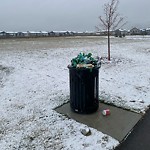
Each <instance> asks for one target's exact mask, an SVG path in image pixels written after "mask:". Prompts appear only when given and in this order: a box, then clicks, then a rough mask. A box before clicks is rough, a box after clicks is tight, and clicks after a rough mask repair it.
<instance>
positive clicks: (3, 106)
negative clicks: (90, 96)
mask: <svg viewBox="0 0 150 150" xmlns="http://www.w3.org/2000/svg"><path fill="white" fill-rule="evenodd" d="M130 40H131V39H130ZM134 40H135V39H134ZM5 42H6V43H7V41H5ZM149 42H150V39H146V40H145V41H141V40H140V41H138V40H137V41H135V42H132V41H131V42H130V41H126V42H125V43H124V42H120V43H117V42H116V43H115V44H113V45H112V53H111V55H112V61H111V62H110V63H107V61H105V60H104V62H103V63H102V67H101V68H100V98H101V99H103V100H104V101H105V102H108V103H113V104H115V105H117V106H120V107H123V108H128V109H132V110H134V111H138V112H144V110H145V109H147V107H148V105H149V104H150V92H149V91H150V76H149V72H150V67H149V66H150V62H149V58H150V57H149V55H150V51H149V49H150V44H149ZM0 44H1V43H0ZM85 45H86V43H85ZM22 49H26V48H22ZM22 49H21V48H20V49H15V46H14V45H13V44H9V47H7V45H6V46H5V47H2V48H0V148H1V149H2V150H6V149H10V150H13V149H23V150H25V149H28V150H29V149H32V150H33V149H35V150H42V149H50V150H60V149H64V150H73V149H75V150H81V149H86V150H92V149H93V150H98V149H102V150H108V149H113V147H116V146H117V145H118V144H119V142H118V141H117V140H115V139H113V138H111V137H109V136H107V135H104V134H103V133H101V132H99V131H96V130H95V129H91V131H92V135H91V136H88V137H85V136H83V135H82V134H81V132H80V128H83V127H85V125H83V124H80V123H77V122H76V121H74V120H71V119H68V118H66V117H65V116H62V115H60V114H58V113H56V112H55V111H54V110H53V109H54V108H55V107H58V106H60V105H62V104H63V103H65V102H67V101H68V100H69V73H68V69H67V65H68V64H70V60H71V59H72V58H74V57H76V56H77V54H78V53H80V52H83V51H84V52H86V53H88V52H92V53H93V55H95V56H97V55H99V56H102V57H105V56H106V54H107V52H106V51H105V50H106V49H107V45H106V44H102V45H97V44H95V46H93V44H92V46H91V47H90V46H88V47H83V46H82V47H78V48H49V49H44V48H43V49H38V48H37V50H32V49H31V50H30V49H28V50H22Z"/></svg>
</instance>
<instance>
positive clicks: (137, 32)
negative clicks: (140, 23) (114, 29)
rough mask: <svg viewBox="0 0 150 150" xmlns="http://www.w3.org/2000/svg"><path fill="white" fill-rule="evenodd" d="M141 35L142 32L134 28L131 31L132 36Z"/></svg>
mask: <svg viewBox="0 0 150 150" xmlns="http://www.w3.org/2000/svg"><path fill="white" fill-rule="evenodd" d="M140 34H141V30H140V29H138V28H136V27H134V28H132V29H131V30H130V35H140Z"/></svg>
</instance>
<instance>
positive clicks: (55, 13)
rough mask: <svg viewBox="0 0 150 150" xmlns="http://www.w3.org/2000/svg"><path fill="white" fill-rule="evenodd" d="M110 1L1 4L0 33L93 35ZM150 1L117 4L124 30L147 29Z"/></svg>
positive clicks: (8, 0)
mask: <svg viewBox="0 0 150 150" xmlns="http://www.w3.org/2000/svg"><path fill="white" fill-rule="evenodd" d="M108 1H109V0H0V30H1V31H62V30H63V31H64V30H68V31H94V30H95V26H96V25H98V23H99V20H98V16H100V15H103V4H104V3H107V2H108ZM149 7H150V0H120V4H119V8H118V11H119V13H120V14H122V16H125V18H126V20H127V21H128V24H127V25H126V26H124V28H127V29H130V28H132V27H135V26H136V27H138V28H147V27H150V17H149V14H150V8H149Z"/></svg>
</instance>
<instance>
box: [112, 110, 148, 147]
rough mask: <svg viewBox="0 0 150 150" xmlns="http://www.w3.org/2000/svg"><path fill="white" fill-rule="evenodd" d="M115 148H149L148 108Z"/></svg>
mask: <svg viewBox="0 0 150 150" xmlns="http://www.w3.org/2000/svg"><path fill="white" fill-rule="evenodd" d="M115 150H150V109H149V110H148V111H147V113H146V115H145V116H144V117H143V119H142V120H141V121H140V122H139V123H138V124H137V125H136V126H135V128H134V129H133V131H132V133H131V134H130V135H129V136H128V137H127V139H126V140H125V141H124V142H123V143H122V144H121V145H120V146H119V147H117V148H116V149H115Z"/></svg>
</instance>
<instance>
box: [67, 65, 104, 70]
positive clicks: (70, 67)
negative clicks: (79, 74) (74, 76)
mask: <svg viewBox="0 0 150 150" xmlns="http://www.w3.org/2000/svg"><path fill="white" fill-rule="evenodd" d="M67 67H68V69H75V70H89V69H99V68H100V67H101V66H100V65H99V66H94V67H93V68H85V67H82V68H76V67H73V66H71V65H68V66H67Z"/></svg>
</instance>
